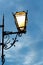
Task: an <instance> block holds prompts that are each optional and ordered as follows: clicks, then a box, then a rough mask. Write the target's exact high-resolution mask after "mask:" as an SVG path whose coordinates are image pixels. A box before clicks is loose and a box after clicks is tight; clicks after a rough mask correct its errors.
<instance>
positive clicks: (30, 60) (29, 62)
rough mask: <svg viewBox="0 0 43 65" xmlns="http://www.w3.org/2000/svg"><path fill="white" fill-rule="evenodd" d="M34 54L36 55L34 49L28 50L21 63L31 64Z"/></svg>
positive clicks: (24, 64)
mask: <svg viewBox="0 0 43 65" xmlns="http://www.w3.org/2000/svg"><path fill="white" fill-rule="evenodd" d="M35 56H36V54H35V52H34V51H31V52H29V53H28V54H27V55H26V56H25V58H24V63H23V65H30V64H32V63H33V62H34V59H35Z"/></svg>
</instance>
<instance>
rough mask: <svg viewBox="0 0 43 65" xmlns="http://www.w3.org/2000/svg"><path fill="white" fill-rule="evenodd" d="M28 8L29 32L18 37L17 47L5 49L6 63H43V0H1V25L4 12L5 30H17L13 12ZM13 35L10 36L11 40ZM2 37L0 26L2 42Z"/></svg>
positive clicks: (31, 64)
mask: <svg viewBox="0 0 43 65" xmlns="http://www.w3.org/2000/svg"><path fill="white" fill-rule="evenodd" d="M27 10H28V22H27V29H26V30H27V32H26V34H23V35H22V37H18V38H17V39H18V40H19V41H18V42H16V43H15V47H14V46H13V47H12V48H10V49H8V50H4V54H5V64H4V65H43V0H0V25H1V24H2V17H3V14H4V20H5V21H4V24H5V29H4V30H5V31H17V29H16V26H15V23H14V21H15V20H14V18H13V16H12V12H13V13H15V12H18V11H27ZM13 36H14V37H15V35H13ZM13 36H11V37H10V38H11V39H10V41H12V37H13ZM1 38H2V29H1V28H0V42H1ZM8 46H9V45H8ZM0 48H1V47H0ZM0 56H1V49H0ZM0 65H1V57H0Z"/></svg>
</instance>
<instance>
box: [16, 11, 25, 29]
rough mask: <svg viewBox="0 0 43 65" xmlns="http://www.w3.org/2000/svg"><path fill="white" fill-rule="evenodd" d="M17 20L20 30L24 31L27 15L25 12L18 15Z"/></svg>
mask: <svg viewBox="0 0 43 65" xmlns="http://www.w3.org/2000/svg"><path fill="white" fill-rule="evenodd" d="M16 20H17V23H18V26H19V28H20V30H24V27H25V13H24V12H19V13H17V14H16Z"/></svg>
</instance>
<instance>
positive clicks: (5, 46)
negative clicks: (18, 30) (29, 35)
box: [4, 34, 17, 50]
mask: <svg viewBox="0 0 43 65" xmlns="http://www.w3.org/2000/svg"><path fill="white" fill-rule="evenodd" d="M16 41H17V34H16V37H15V39H14V41H13V43H11V46H10V47H8V46H7V44H8V43H7V42H6V43H7V44H4V49H5V50H7V49H9V48H11V47H12V46H13V45H14V44H15V42H16ZM7 47H8V48H7Z"/></svg>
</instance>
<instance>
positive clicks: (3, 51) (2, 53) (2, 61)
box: [2, 15, 5, 65]
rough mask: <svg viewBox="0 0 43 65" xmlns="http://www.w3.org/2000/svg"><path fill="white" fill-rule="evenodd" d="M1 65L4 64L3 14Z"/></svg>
mask: <svg viewBox="0 0 43 65" xmlns="http://www.w3.org/2000/svg"><path fill="white" fill-rule="evenodd" d="M2 25H3V27H2V65H4V61H5V60H4V15H3V22H2Z"/></svg>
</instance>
